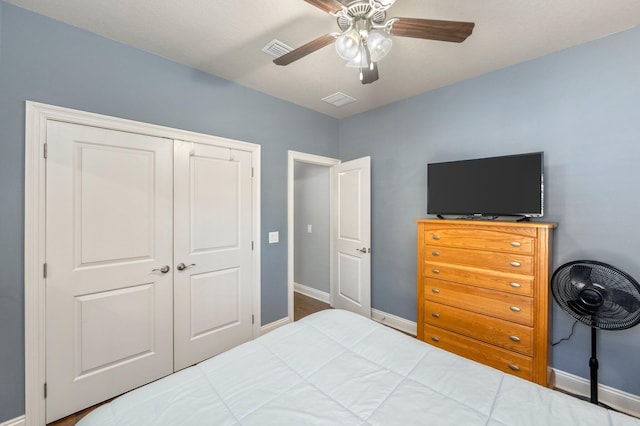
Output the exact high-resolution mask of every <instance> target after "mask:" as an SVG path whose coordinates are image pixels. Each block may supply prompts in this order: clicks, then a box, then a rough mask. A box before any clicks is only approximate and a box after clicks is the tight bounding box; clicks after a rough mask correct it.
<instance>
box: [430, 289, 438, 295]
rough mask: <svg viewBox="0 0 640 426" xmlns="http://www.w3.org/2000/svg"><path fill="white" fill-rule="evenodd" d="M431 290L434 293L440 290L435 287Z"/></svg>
mask: <svg viewBox="0 0 640 426" xmlns="http://www.w3.org/2000/svg"><path fill="white" fill-rule="evenodd" d="M431 291H432V292H434V293H436V294H438V293H440V290H438V289H437V288H432V289H431Z"/></svg>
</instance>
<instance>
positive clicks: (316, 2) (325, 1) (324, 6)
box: [304, 0, 342, 13]
mask: <svg viewBox="0 0 640 426" xmlns="http://www.w3.org/2000/svg"><path fill="white" fill-rule="evenodd" d="M304 1H306V2H307V3H309V4H311V5H313V6H315V7H317V8H318V9H320V10H322V11H325V12H327V13H336V12H337V11H339V10H340V9H342V4H341V3H340V2H339V1H337V0H304Z"/></svg>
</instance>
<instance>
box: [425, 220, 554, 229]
mask: <svg viewBox="0 0 640 426" xmlns="http://www.w3.org/2000/svg"><path fill="white" fill-rule="evenodd" d="M416 222H417V223H431V224H439V225H466V226H485V227H491V226H500V227H514V228H555V227H556V226H558V225H557V224H556V223H552V222H528V221H523V222H516V221H506V220H481V219H477V220H468V219H416Z"/></svg>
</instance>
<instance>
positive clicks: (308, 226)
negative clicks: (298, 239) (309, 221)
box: [307, 225, 313, 233]
mask: <svg viewBox="0 0 640 426" xmlns="http://www.w3.org/2000/svg"><path fill="white" fill-rule="evenodd" d="M312 230H313V227H312V226H311V225H307V232H308V233H311V232H312Z"/></svg>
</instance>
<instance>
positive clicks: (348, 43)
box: [336, 29, 360, 61]
mask: <svg viewBox="0 0 640 426" xmlns="http://www.w3.org/2000/svg"><path fill="white" fill-rule="evenodd" d="M336 52H338V55H339V56H340V57H341V58H342V59H345V60H347V61H349V60H351V59H353V58H355V57H356V56H358V53H360V34H358V31H356V30H355V29H351V30H349V31H345V32H344V33H342V34H340V35H339V36H338V38H337V39H336Z"/></svg>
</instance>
